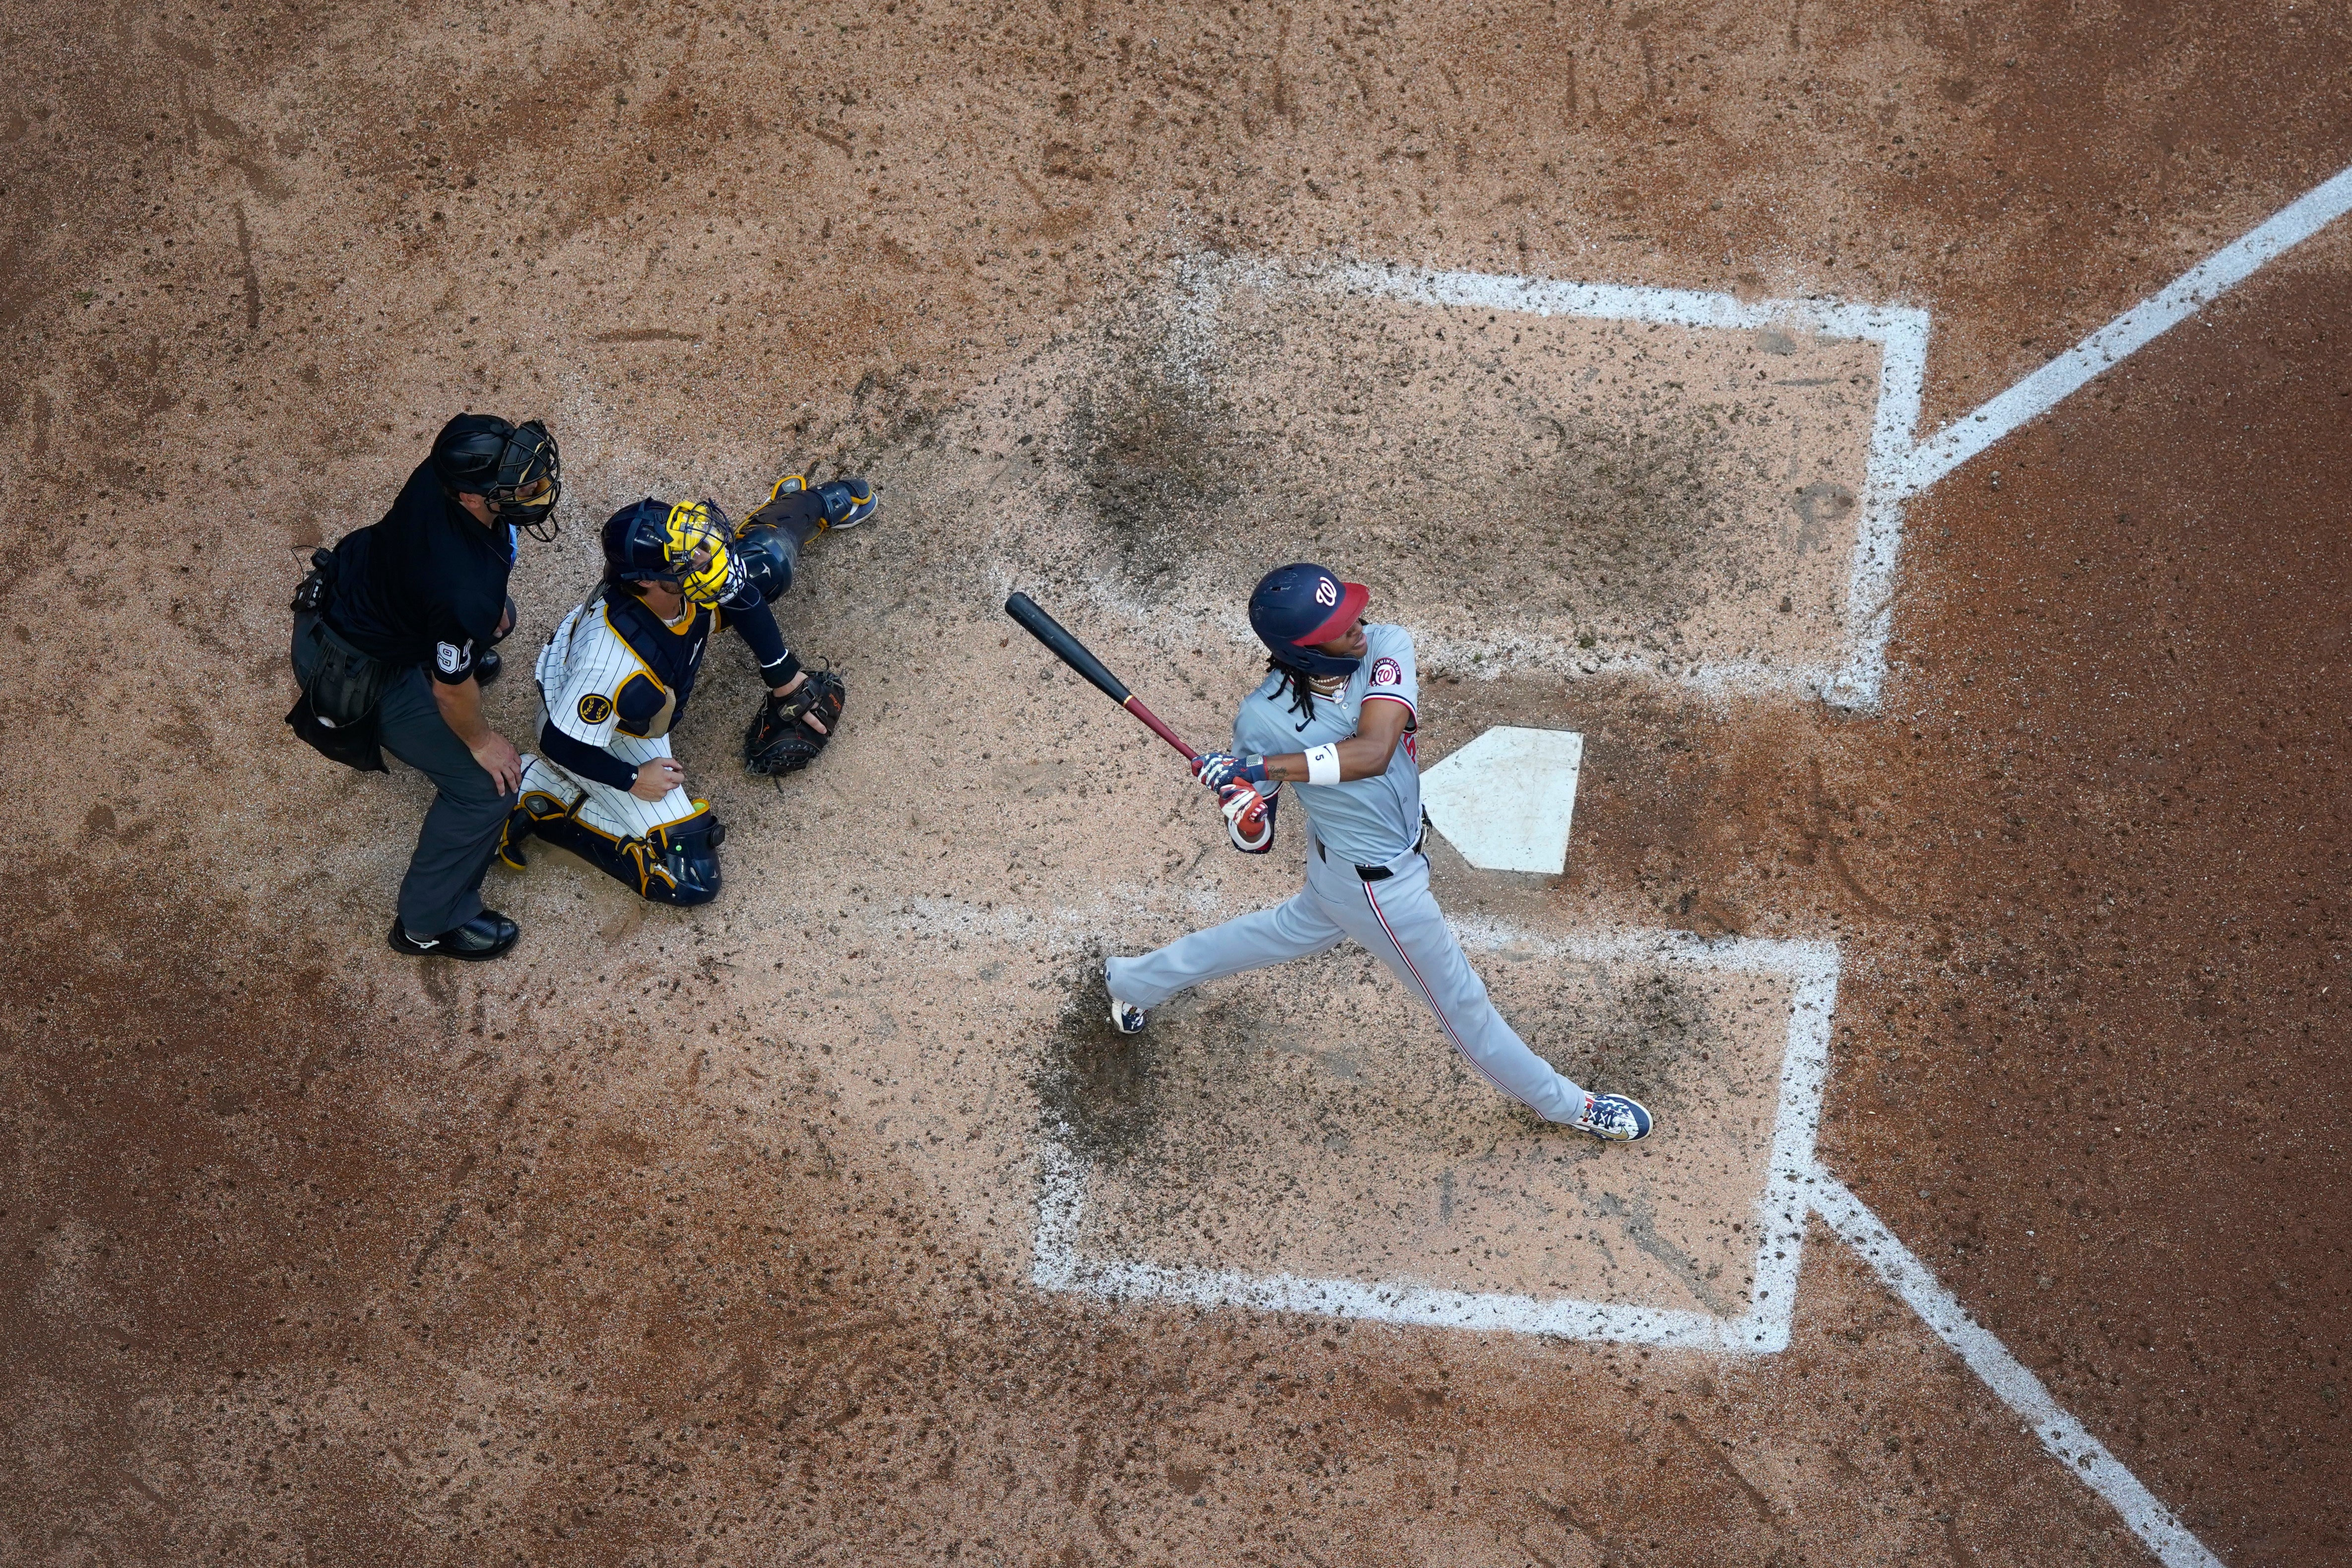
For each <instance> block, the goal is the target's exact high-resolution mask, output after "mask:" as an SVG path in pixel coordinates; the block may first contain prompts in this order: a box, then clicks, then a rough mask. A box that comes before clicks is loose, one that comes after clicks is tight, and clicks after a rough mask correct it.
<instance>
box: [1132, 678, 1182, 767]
mask: <svg viewBox="0 0 2352 1568" xmlns="http://www.w3.org/2000/svg"><path fill="white" fill-rule="evenodd" d="M1122 706H1124V707H1125V708H1126V709H1127V710H1128V711H1129V712H1130V713H1132V714H1134V715H1135V716H1136V717H1137V718H1139V719H1140V720H1142V721H1144V722H1145V723H1146V724H1149V725H1150V726H1151V732H1152V733H1153V734H1155V735H1157V736H1159V737H1160V739H1161V740H1163V741H1165V742H1168V743H1169V744H1170V745H1171V746H1173V747H1175V748H1176V749H1177V750H1178V751H1180V752H1183V753H1184V760H1185V761H1187V762H1191V761H1193V760H1194V759H1196V758H1198V757H1199V756H1200V754H1201V753H1200V752H1196V751H1194V750H1193V749H1192V747H1190V746H1188V745H1186V744H1185V743H1184V737H1183V736H1181V735H1179V734H1178V733H1177V732H1176V731H1173V730H1171V729H1170V728H1169V727H1168V726H1167V725H1165V724H1163V723H1161V722H1160V715H1159V714H1157V713H1154V712H1153V711H1152V710H1150V709H1149V708H1146V707H1145V706H1144V705H1143V699H1141V698H1139V697H1136V696H1132V695H1130V696H1129V698H1128V700H1127V701H1126V702H1125V703H1124V704H1122Z"/></svg>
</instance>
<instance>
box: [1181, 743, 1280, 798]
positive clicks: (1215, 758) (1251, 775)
mask: <svg viewBox="0 0 2352 1568" xmlns="http://www.w3.org/2000/svg"><path fill="white" fill-rule="evenodd" d="M1192 776H1193V777H1194V778H1196V779H1199V780H1200V781H1201V783H1202V784H1204V785H1206V786H1207V787H1209V788H1210V789H1213V790H1215V791H1217V792H1218V793H1219V794H1220V795H1222V794H1223V792H1224V788H1225V786H1226V785H1227V784H1264V783H1265V758H1264V757H1262V756H1256V755H1252V756H1247V757H1237V756H1235V755H1234V754H1233V753H1232V752H1202V754H1201V755H1200V756H1198V757H1196V758H1194V759H1193V762H1192Z"/></svg>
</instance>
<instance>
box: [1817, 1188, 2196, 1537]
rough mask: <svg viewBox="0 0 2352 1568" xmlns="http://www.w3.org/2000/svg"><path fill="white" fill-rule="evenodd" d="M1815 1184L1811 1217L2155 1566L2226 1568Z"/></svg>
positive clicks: (1905, 1252)
mask: <svg viewBox="0 0 2352 1568" xmlns="http://www.w3.org/2000/svg"><path fill="white" fill-rule="evenodd" d="M1815 1181H1816V1183H1817V1185H1816V1186H1815V1188H1814V1190H1813V1194H1812V1204H1813V1211H1814V1212H1815V1213H1816V1214H1818V1215H1821V1216H1822V1219H1824V1220H1826V1221H1828V1222H1829V1226H1830V1228H1831V1229H1832V1230H1834V1231H1836V1232H1837V1233H1838V1235H1839V1236H1841V1237H1843V1238H1844V1239H1845V1242H1846V1244H1847V1245H1848V1246H1850V1247H1853V1249H1854V1250H1855V1251H1856V1252H1858V1253H1860V1254H1862V1257H1863V1260H1864V1262H1866V1263H1868V1264H1869V1265H1870V1266H1871V1268H1874V1269H1875V1270H1876V1271H1877V1273H1878V1277H1879V1278H1880V1279H1883V1280H1885V1282H1886V1286H1887V1288H1888V1289H1891V1290H1893V1291H1894V1292H1895V1294H1896V1295H1897V1296H1900V1297H1902V1298H1903V1300H1905V1301H1906V1302H1908V1303H1909V1304H1910V1307H1911V1310H1913V1311H1915V1312H1916V1313H1918V1314H1919V1317H1920V1319H1921V1321H1924V1322H1926V1323H1927V1326H1928V1327H1929V1328H1930V1329H1933V1330H1934V1331H1936V1337H1937V1338H1938V1339H1940V1340H1942V1341H1943V1342H1945V1343H1946V1344H1948V1345H1949V1346H1951V1347H1952V1350H1953V1352H1955V1353H1957V1354H1958V1356H1959V1358H1960V1359H1961V1360H1962V1361H1964V1362H1966V1363H1968V1365H1969V1371H1971V1372H1973V1373H1976V1374H1977V1375H1978V1376H1979V1377H1980V1378H1982V1379H1983V1380H1984V1384H1985V1386H1986V1387H1987V1388H1990V1389H1991V1390H1992V1392H1993V1394H1995V1396H1997V1397H1998V1398H1999V1399H2000V1402H2001V1403H2002V1404H2003V1405H2008V1406H2009V1407H2010V1408H2011V1410H2014V1411H2016V1412H2017V1413H2018V1415H2021V1416H2023V1417H2024V1418H2025V1420H2026V1421H2027V1422H2028V1423H2029V1424H2030V1425H2031V1426H2032V1428H2033V1435H2034V1436H2036V1437H2038V1438H2040V1439H2041V1442H2042V1447H2044V1448H2046V1449H2048V1450H2049V1451H2050V1457H2051V1458H2054V1459H2056V1460H2057V1461H2058V1462H2059V1463H2060V1464H2061V1465H2063V1466H2064V1467H2065V1468H2066V1470H2067V1473H2069V1474H2070V1475H2073V1476H2074V1477H2075V1478H2076V1479H2079V1480H2080V1481H2082V1483H2083V1484H2084V1486H2087V1487H2089V1488H2090V1489H2092V1490H2093V1491H2095V1492H2096V1493H2098V1494H2099V1495H2100V1496H2101V1497H2103V1498H2105V1500H2107V1501H2108V1502H2109V1503H2110V1504H2112V1505H2114V1508H2115V1510H2116V1512H2117V1513H2118V1514H2121V1515H2122V1516H2123V1521H2124V1523H2125V1524H2126V1525H2127V1526H2129V1527H2130V1529H2131V1532H2132V1533H2133V1534H2134V1535H2137V1536H2138V1537H2139V1539H2140V1542H2141V1543H2142V1544H2143V1545H2145V1546H2146V1547H2147V1549H2148V1550H2149V1551H2150V1552H2154V1553H2155V1554H2156V1559H2157V1561H2158V1562H2159V1563H2163V1564H2164V1565H2165V1568H2221V1559H2220V1558H2218V1557H2215V1556H2214V1555H2213V1554H2212V1553H2211V1552H2208V1551H2207V1550H2205V1547H2204V1545H2203V1543H2202V1542H2200V1541H2199V1540H2198V1539H2197V1538H2196V1537H2195V1536H2194V1535H2192V1534H2190V1533H2189V1527H2188V1526H2187V1525H2184V1524H2182V1523H2181V1522H2180V1521H2179V1519H2177V1518H2176V1517H2174V1515H2173V1513H2172V1510H2169V1509H2168V1508H2166V1507H2165V1506H2164V1505H2163V1504H2162V1503H2160V1502H2158V1500H2156V1496H2155V1494H2154V1493H2152V1492H2150V1491H2149V1490H2148V1489H2147V1488H2146V1487H2144V1486H2142V1485H2141V1484H2140V1482H2139V1478H2138V1477H2137V1476H2135V1475H2133V1474H2132V1473H2131V1471H2129V1470H2127V1469H2126V1468H2124V1466H2123V1463H2122V1461H2120V1460H2118V1459H2117V1458H2116V1457H2115V1456H2114V1455H2113V1454H2111V1453H2109V1452H2107V1448H2106V1445H2105V1444H2104V1443H2102V1442H2100V1441H2099V1440H2098V1439H2097V1438H2096V1437H2094V1436H2091V1434H2090V1433H2089V1432H2088V1431H2086V1430H2084V1426H2083V1424H2082V1423H2081V1422H2080V1421H2077V1420H2075V1419H2074V1417H2073V1416H2072V1415H2068V1414H2066V1412H2065V1411H2064V1410H2063V1409H2061V1408H2060V1407H2059V1405H2058V1402H2057V1401H2056V1400H2055V1399H2053V1398H2052V1397H2051V1396H2050V1390H2049V1389H2048V1388H2047V1387H2046V1386H2045V1385H2044V1384H2042V1380H2041V1379H2040V1378H2038V1377H2036V1376H2034V1375H2033V1373H2032V1372H2031V1371H2030V1370H2028V1369H2027V1367H2026V1366H2025V1364H2024V1363H2022V1362H2021V1361H2019V1360H2018V1359H2017V1358H2016V1357H2015V1356H2013V1355H2011V1354H2010V1353H2009V1347H2008V1346H2006V1345H2004V1344H2002V1343H2001V1342H2000V1340H1998V1339H1997V1338H1995V1337H1994V1336H1993V1333H1992V1331H1990V1330H1989V1329H1987V1328H1986V1327H1985V1326H1984V1325H1983V1324H1981V1323H1979V1322H1978V1321H1976V1320H1975V1319H1974V1318H1972V1317H1970V1316H1969V1314H1968V1311H1967V1310H1966V1309H1965V1308H1963V1307H1962V1306H1961V1305H1960V1303H1959V1300H1958V1298H1957V1297H1955V1296H1954V1295H1953V1294H1952V1293H1951V1292H1950V1291H1949V1290H1947V1289H1944V1287H1943V1285H1942V1284H1941V1283H1940V1282H1938V1281H1937V1279H1936V1277H1935V1275H1934V1274H1932V1273H1930V1272H1929V1271H1928V1268H1927V1265H1926V1264H1924V1263H1922V1262H1920V1261H1919V1259H1918V1258H1916V1257H1915V1256H1913V1254H1912V1252H1911V1249H1910V1248H1909V1247H1906V1246H1904V1245H1903V1244H1902V1243H1901V1242H1900V1241H1897V1240H1896V1239H1895V1233H1894V1232H1893V1231H1890V1230H1888V1229H1887V1228H1886V1226H1885V1224H1884V1223H1883V1222H1881V1221H1880V1219H1879V1217H1878V1216H1877V1215H1874V1214H1873V1213H1871V1212H1870V1210H1869V1209H1868V1208H1867V1207H1866V1206H1864V1204H1863V1201H1862V1200H1861V1199H1860V1198H1857V1197H1855V1196H1854V1195H1853V1193H1852V1192H1851V1191H1850V1190H1848V1188H1847V1187H1846V1185H1845V1184H1844V1183H1843V1182H1841V1181H1839V1180H1838V1179H1837V1178H1836V1177H1834V1176H1832V1175H1831V1174H1830V1173H1828V1172H1827V1171H1822V1170H1819V1169H1818V1167H1817V1168H1816V1175H1815Z"/></svg>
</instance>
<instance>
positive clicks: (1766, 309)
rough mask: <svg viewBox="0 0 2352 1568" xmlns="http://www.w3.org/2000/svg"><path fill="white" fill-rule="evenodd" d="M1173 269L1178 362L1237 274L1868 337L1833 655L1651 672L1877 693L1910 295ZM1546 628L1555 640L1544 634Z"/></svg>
mask: <svg viewBox="0 0 2352 1568" xmlns="http://www.w3.org/2000/svg"><path fill="white" fill-rule="evenodd" d="M1177 280H1178V285H1179V288H1180V289H1181V293H1182V298H1183V302H1184V304H1185V307H1186V309H1187V310H1188V312H1189V313H1190V317H1191V319H1190V321H1186V322H1184V323H1182V324H1181V325H1180V327H1179V328H1178V330H1177V331H1176V333H1175V341H1174V343H1173V347H1172V351H1171V352H1172V354H1173V357H1174V358H1175V360H1176V361H1177V362H1178V364H1179V367H1180V368H1181V367H1182V366H1183V365H1184V364H1185V363H1187V362H1190V361H1192V360H1195V359H1205V358H1206V357H1207V356H1208V355H1210V354H1211V353H1213V348H1214V341H1215V332H1216V328H1215V324H1214V310H1215V307H1216V305H1217V303H1218V301H1219V300H1220V299H1221V297H1222V296H1223V293H1224V292H1225V291H1226V290H1228V289H1233V288H1234V287H1236V286H1239V287H1250V288H1257V289H1265V290H1266V291H1268V292H1276V291H1279V290H1280V289H1286V288H1288V289H1316V290H1318V291H1324V292H1335V293H1343V294H1370V295H1375V296H1379V297H1381V298H1383V299H1391V300H1410V301H1413V302H1416V303H1419V304H1424V305H1441V306H1444V305H1452V306H1467V307H1471V308H1475V309H1478V310H1496V311H1508V312H1511V313H1514V314H1517V315H1523V316H1580V317H1584V318H1586V319H1588V320H1591V321H1639V322H1643V323H1644V324H1647V325H1652V326H1666V327H1685V328H1690V329H1694V330H1713V331H1758V330H1759V329H1762V328H1766V327H1777V328H1783V329H1793V330H1795V331H1803V332H1810V333H1811V334H1812V335H1814V336H1816V337H1823V338H1847V339H1859V340H1864V341H1866V342H1874V343H1876V344H1877V345H1878V348H1879V358H1878V400H1877V405H1876V408H1875V410H1874V413H1873V416H1872V418H1871V428H1870V445H1869V448H1868V453H1867V456H1866V458H1865V459H1864V474H1863V494H1862V506H1861V509H1860V510H1859V513H1858V515H1857V521H1856V524H1855V534H1854V545H1853V560H1852V562H1851V563H1849V566H1848V570H1847V580H1846V594H1845V605H1844V610H1843V625H1842V626H1841V628H1840V635H1841V640H1842V642H1843V652H1844V658H1843V662H1842V663H1841V664H1839V665H1838V666H1837V667H1836V668H1823V667H1821V666H1784V665H1767V664H1758V663H1752V662H1749V661H1747V660H1740V659H1722V660H1711V661H1706V662H1705V663H1703V664H1702V665H1701V666H1700V667H1698V668H1696V669H1693V670H1690V671H1687V672H1685V674H1682V675H1679V676H1673V677H1659V679H1672V680H1675V681H1676V682H1678V683H1680V684H1684V685H1693V686H1698V687H1701V688H1704V689H1729V688H1740V689H1765V690H1783V691H1801V692H1803V693H1805V694H1807V695H1809V696H1810V695H1818V696H1820V697H1821V699H1822V700H1823V701H1825V702H1828V703H1830V704H1831V705H1832V706H1834V707H1840V708H1857V709H1870V708H1875V707H1876V706H1877V704H1878V699H1879V692H1880V689H1881V688H1882V687H1883V686H1884V685H1885V679H1886V640H1887V636H1888V633H1889V630H1890V628H1891V627H1892V626H1893V616H1894V608H1895V603H1894V601H1895V562H1896V555H1897V553H1898V547H1899V545H1900V543H1901V541H1902V532H1903V498H1904V496H1906V494H1908V493H1910V491H1911V490H1912V489H1915V488H1916V486H1915V485H1914V483H1913V481H1912V476H1911V467H1912V454H1913V445H1912V431H1913V428H1914V427H1915V426H1916V425H1917V423H1918V419H1919V406H1920V395H1921V387H1922V385H1923V384H1924V382H1925V380H1926V376H1927V311H1925V310H1916V309H1914V308H1913V307H1910V306H1907V305H1853V304H1847V303H1844V302H1843V301H1840V300H1741V299H1739V298H1738V297H1737V296H1735V295H1730V294H1708V293H1701V292H1697V291H1695V290H1692V289H1645V288H1636V287H1633V286H1630V285H1623V284H1604V283H1565V282H1559V281H1557V280H1554V279H1541V278H1516V277H1510V276H1507V275H1502V274H1496V273H1487V272H1433V271H1428V270H1424V269H1423V268H1411V267H1400V266H1396V265H1393V264H1374V263H1370V262H1351V263H1347V264H1343V265H1337V266H1332V267H1328V268H1313V269H1297V268H1290V267H1287V266H1286V265H1284V264H1283V263H1281V262H1277V261H1270V260H1264V259H1257V258H1246V259H1215V260H1207V259H1195V260H1192V261H1189V262H1186V263H1184V264H1183V265H1181V267H1180V268H1179V269H1178V274H1177ZM1147 618H1148V617H1147ZM1245 629H1246V628H1244V630H1245ZM1554 641H1558V644H1559V646H1557V647H1555V646H1553V642H1554ZM1575 651H1576V650H1575V649H1574V648H1573V647H1570V646H1569V645H1567V644H1566V643H1565V641H1563V640H1559V639H1553V640H1551V641H1547V640H1545V639H1538V638H1532V637H1517V638H1515V637H1510V636H1508V635H1507V634H1503V635H1490V636H1488V637H1484V638H1479V639H1475V640H1472V639H1456V640H1448V639H1434V638H1433V639H1430V640H1429V642H1428V643H1427V645H1426V646H1425V648H1424V652H1426V653H1428V654H1431V655H1434V656H1439V657H1445V658H1449V659H1450V660H1452V661H1453V662H1457V663H1460V664H1463V665H1464V666H1465V668H1467V667H1472V666H1473V661H1472V659H1471V658H1470V657H1469V656H1471V655H1480V654H1483V655H1484V656H1486V664H1485V666H1484V667H1483V668H1487V669H1491V670H1495V671H1496V672H1499V670H1500V668H1502V667H1503V666H1504V665H1507V664H1510V663H1513V662H1517V661H1524V660H1527V659H1529V658H1545V657H1546V656H1547V655H1551V656H1557V657H1559V658H1565V657H1568V656H1570V655H1573V654H1574V653H1575Z"/></svg>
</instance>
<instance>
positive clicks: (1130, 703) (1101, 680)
mask: <svg viewBox="0 0 2352 1568" xmlns="http://www.w3.org/2000/svg"><path fill="white" fill-rule="evenodd" d="M1004 613H1005V614H1006V615H1008V616H1012V617H1013V619H1014V620H1016V621H1018V622H1020V623H1021V629H1022V630H1023V631H1024V632H1027V633H1028V634H1029V635H1030V636H1031V637H1035V638H1036V639H1037V640H1038V641H1039V642H1041V643H1044V644H1045V651H1046V652H1048V653H1050V654H1052V655H1053V656H1054V657H1055V658H1058V659H1060V660H1061V661H1062V662H1063V663H1064V664H1066V665H1068V666H1069V667H1070V668H1072V669H1075V670H1076V671H1077V672H1078V673H1079V674H1080V675H1082V676H1084V677H1086V679H1087V681H1088V682H1089V683H1091V684H1092V685H1093V686H1094V687H1095V688H1096V689H1097V690H1099V691H1101V693H1102V694H1103V695H1104V696H1106V697H1108V698H1109V699H1110V700H1112V701H1113V702H1116V703H1118V705H1119V706H1120V707H1122V708H1124V709H1126V710H1128V711H1129V712H1130V713H1132V714H1134V715H1135V716H1136V717H1137V718H1139V719H1140V720H1142V721H1144V723H1146V724H1147V725H1149V726H1150V729H1151V732H1152V733H1153V734H1155V735H1157V736H1159V737H1160V739H1161V740H1163V741H1165V742H1168V743H1169V744H1170V745H1171V746H1173V747H1175V748H1176V749H1177V750H1178V751H1179V752H1182V753H1184V759H1185V761H1187V762H1190V761H1192V759H1193V758H1195V757H1197V756H1199V755H1200V754H1201V753H1200V752H1196V751H1194V750H1193V749H1192V747H1190V746H1188V745H1186V744H1185V743H1184V738H1183V737H1182V736H1181V735H1179V734H1178V733H1177V732H1176V731H1173V730H1171V729H1170V728H1169V727H1168V726H1167V725H1166V724H1163V723H1161V722H1160V715H1158V714H1157V713H1154V712H1153V711H1152V710H1150V709H1149V708H1146V707H1145V706H1144V705H1143V703H1142V700H1140V699H1139V698H1138V697H1137V696H1136V695H1135V693H1134V692H1132V691H1129V689H1127V687H1126V685H1125V683H1123V682H1122V681H1121V680H1120V679H1118V676H1116V675H1113V674H1112V673H1111V672H1110V671H1109V670H1108V669H1105V668H1103V661H1102V660H1100V659H1098V658H1096V657H1095V656H1094V655H1093V653H1092V652H1090V651H1088V649H1087V645H1086V644H1084V643H1082V642H1080V641H1079V640H1078V639H1077V638H1076V637H1072V636H1071V635H1070V634H1069V632H1068V631H1067V630H1066V628H1065V627H1064V626H1063V625H1062V623H1061V622H1059V621H1057V620H1055V618H1054V617H1053V616H1049V615H1047V614H1046V613H1045V611H1043V610H1041V609H1039V608H1038V607H1037V602H1036V601H1035V600H1034V599H1032V598H1031V597H1030V596H1029V595H1026V594H1015V595H1013V596H1012V597H1011V598H1009V599H1007V600H1005V601H1004Z"/></svg>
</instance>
